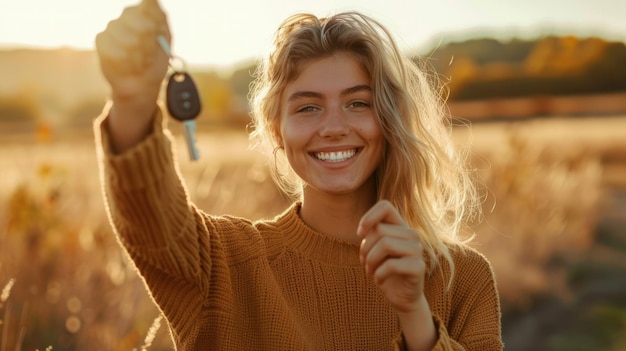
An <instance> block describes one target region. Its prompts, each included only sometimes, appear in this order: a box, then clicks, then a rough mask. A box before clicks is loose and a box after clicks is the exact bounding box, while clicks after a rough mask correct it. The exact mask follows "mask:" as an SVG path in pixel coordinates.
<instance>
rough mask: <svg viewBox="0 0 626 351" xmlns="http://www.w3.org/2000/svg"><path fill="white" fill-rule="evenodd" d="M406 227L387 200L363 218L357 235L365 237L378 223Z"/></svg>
mask: <svg viewBox="0 0 626 351" xmlns="http://www.w3.org/2000/svg"><path fill="white" fill-rule="evenodd" d="M381 222H382V223H389V224H398V225H405V226H406V222H405V221H404V218H402V216H401V215H400V213H399V212H398V211H397V210H396V208H395V207H394V206H393V205H392V204H391V202H389V201H387V200H381V201H379V202H377V203H376V204H375V205H374V206H372V208H370V209H369V210H368V211H367V212H366V213H365V214H364V215H363V217H361V221H360V222H359V226H358V229H357V235H359V236H361V237H364V236H365V235H366V233H367V232H368V231H369V230H371V229H372V228H373V227H374V226H375V225H376V224H378V223H381Z"/></svg>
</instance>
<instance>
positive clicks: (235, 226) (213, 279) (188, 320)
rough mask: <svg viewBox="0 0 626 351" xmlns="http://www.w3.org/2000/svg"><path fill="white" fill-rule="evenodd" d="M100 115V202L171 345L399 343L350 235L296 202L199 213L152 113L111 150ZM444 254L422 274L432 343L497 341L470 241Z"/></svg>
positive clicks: (379, 346)
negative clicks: (325, 227) (134, 140)
mask: <svg viewBox="0 0 626 351" xmlns="http://www.w3.org/2000/svg"><path fill="white" fill-rule="evenodd" d="M106 112H107V111H105V114H103V115H102V116H100V117H99V118H98V119H97V120H96V122H95V132H96V145H97V150H98V158H99V164H100V168H101V178H102V179H101V180H102V183H103V188H104V193H105V202H106V208H107V211H108V214H109V217H110V220H111V223H112V226H113V228H114V230H115V232H116V234H117V235H118V238H119V240H120V242H121V244H122V245H123V246H124V248H125V249H126V251H127V252H128V254H129V255H130V257H131V258H132V260H133V261H134V263H135V265H136V267H137V269H138V270H139V273H140V274H141V276H142V277H143V279H144V281H145V284H146V286H147V288H148V289H149V291H150V293H151V295H152V297H153V298H154V301H155V302H156V303H157V305H158V307H159V308H160V309H161V311H162V312H163V314H164V316H165V317H166V318H167V321H168V322H169V326H170V330H171V333H172V338H173V341H174V344H175V345H176V348H177V350H403V349H404V344H403V338H402V330H401V328H400V325H399V321H398V319H397V317H396V314H395V312H394V311H393V310H392V308H391V307H390V305H389V303H388V302H387V301H386V299H385V298H384V297H383V296H382V294H381V293H380V292H379V290H378V288H377V287H376V285H375V284H374V283H373V281H372V279H371V278H370V276H368V275H367V274H366V273H365V271H364V269H363V267H362V266H361V265H360V264H359V245H358V244H357V243H352V242H344V241H340V240H337V239H334V238H330V237H327V236H325V235H323V234H321V233H318V232H315V231H314V230H312V229H311V228H310V227H308V226H307V225H306V224H305V223H304V222H302V220H301V219H300V217H299V215H298V210H299V203H294V204H293V205H292V206H291V207H290V208H288V209H286V211H285V212H283V213H282V214H280V215H278V216H277V217H276V218H274V219H270V220H261V221H257V222H252V221H249V220H246V219H243V218H236V217H230V216H212V215H208V214H206V213H204V212H202V211H201V210H199V209H198V208H196V207H195V206H194V205H193V204H192V203H191V202H190V201H189V196H188V193H187V191H186V189H185V186H184V184H183V182H182V180H181V179H182V178H181V176H180V173H179V171H178V169H177V167H176V164H175V161H174V160H173V154H172V150H171V149H172V137H171V135H170V133H169V132H168V131H167V130H166V129H164V128H163V127H162V118H161V114H158V116H157V118H155V122H154V131H153V133H152V134H151V135H150V136H149V137H147V138H146V139H145V140H144V141H143V142H142V143H141V144H139V145H138V146H136V147H135V148H133V149H131V150H129V151H127V152H125V153H123V154H121V155H114V154H113V153H112V152H111V150H110V148H109V146H108V141H107V134H106ZM251 196H253V195H252V194H251ZM242 201H245V199H242ZM453 252H454V254H453V257H454V259H455V263H456V273H455V275H454V280H453V281H452V285H451V287H450V289H449V290H446V284H447V282H448V278H449V277H450V270H449V267H448V266H447V264H446V263H445V261H444V262H442V264H441V265H440V268H438V269H437V270H436V271H435V272H434V273H433V274H431V275H429V276H428V277H427V278H426V280H425V294H426V297H427V299H428V302H429V304H430V308H431V310H432V315H433V319H434V321H435V326H436V328H437V332H438V341H437V344H436V346H435V348H434V349H435V350H501V349H502V343H501V337H500V306H499V300H498V295H497V291H496V286H495V281H494V277H493V273H492V270H491V266H490V264H489V263H488V262H487V260H486V259H485V258H484V257H483V256H482V255H480V254H479V253H477V252H476V251H474V250H471V249H468V250H466V253H460V252H458V250H453Z"/></svg>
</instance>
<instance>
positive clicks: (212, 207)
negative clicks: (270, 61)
mask: <svg viewBox="0 0 626 351" xmlns="http://www.w3.org/2000/svg"><path fill="white" fill-rule="evenodd" d="M132 3H133V2H131V1H123V0H115V1H108V2H106V3H105V2H101V3H95V4H94V3H92V2H86V1H83V2H79V1H73V0H59V1H55V2H49V1H42V0H40V1H37V0H24V1H20V2H12V3H9V2H8V1H6V0H1V1H0V9H1V10H0V289H1V290H0V351H5V350H45V349H53V350H171V349H172V345H171V341H170V339H169V334H168V330H167V327H166V326H165V322H164V321H163V320H162V319H161V318H160V316H159V312H158V310H157V309H156V308H155V307H154V305H153V304H152V301H151V300H150V298H149V296H148V294H147V293H146V292H145V289H144V287H143V283H142V281H141V279H140V278H139V277H138V275H137V273H136V272H135V270H134V268H133V266H132V263H130V262H129V260H128V259H127V257H126V255H125V254H124V252H123V251H122V249H120V247H119V245H118V244H117V242H116V239H115V237H114V235H113V234H112V232H111V229H110V227H109V224H108V221H107V218H106V214H105V212H104V208H103V204H102V197H101V193H100V184H99V179H98V170H97V164H96V157H95V150H94V140H93V134H92V132H91V123H92V121H93V119H94V118H95V116H97V115H98V114H99V113H100V111H101V109H102V107H103V105H104V103H105V101H106V98H107V94H108V90H107V86H106V84H105V82H104V80H103V78H102V77H101V75H100V73H99V69H98V61H97V58H96V56H95V53H94V52H93V38H94V37H95V35H96V34H97V33H98V32H99V31H101V30H102V29H104V28H105V27H106V23H107V22H108V21H109V20H111V19H113V18H114V17H116V16H118V15H119V13H120V12H121V10H122V9H123V7H124V6H127V5H130V4H132ZM161 4H162V5H163V7H164V8H165V10H166V11H167V12H168V15H169V20H170V24H171V26H172V31H173V34H174V45H173V47H174V51H175V52H176V53H177V54H178V55H179V56H181V57H183V58H184V59H185V60H186V61H187V62H188V67H189V70H190V72H191V74H192V75H193V77H194V78H195V80H196V83H197V84H198V86H199V89H200V92H201V95H202V99H203V104H204V109H203V113H202V115H201V116H200V117H199V119H198V126H199V133H198V136H197V139H198V147H199V149H200V153H201V160H200V161H199V162H190V161H188V158H187V154H186V149H185V146H184V143H183V140H182V137H181V136H182V132H181V128H180V125H179V124H176V123H175V122H171V123H170V127H171V129H172V130H173V132H174V134H175V135H176V136H177V137H178V144H177V145H178V149H177V155H178V158H179V160H180V167H181V170H182V174H183V176H184V178H185V182H186V184H187V186H188V188H189V191H190V194H191V196H192V198H193V200H194V201H195V202H196V203H197V204H198V205H199V206H200V207H201V208H203V209H204V210H206V211H207V212H211V213H230V214H235V215H241V216H246V217H249V218H253V219H255V218H262V217H268V216H273V215H274V214H276V213H278V212H279V211H281V210H282V209H283V208H285V207H286V206H287V205H288V204H289V202H290V201H289V200H288V199H287V198H285V197H284V196H282V195H281V194H280V193H279V192H278V190H277V189H276V187H275V186H274V185H273V184H272V181H271V177H270V176H269V173H268V165H267V163H266V162H265V161H264V160H263V159H262V158H260V157H259V155H257V154H255V153H254V152H253V151H250V150H249V149H248V144H247V136H246V134H245V126H246V124H247V123H248V122H249V120H248V104H247V94H248V87H249V84H250V82H251V79H252V78H251V75H250V73H251V72H252V71H254V67H255V64H256V61H255V58H256V57H259V55H262V54H263V53H265V52H267V50H268V46H269V43H270V39H271V35H272V33H273V31H274V29H275V28H276V26H277V25H278V24H279V22H280V21H281V20H282V19H283V18H284V17H286V16H287V15H290V14H292V13H295V12H299V11H309V12H313V13H316V14H319V15H326V14H329V13H332V12H336V11H339V10H345V9H357V10H361V11H363V12H365V13H368V14H370V15H372V16H374V17H376V18H378V19H380V20H381V21H382V22H383V23H385V24H388V25H389V27H390V28H391V30H392V32H394V33H395V34H396V35H397V36H398V39H399V41H400V44H401V46H402V48H403V50H405V51H406V52H407V55H410V56H413V57H415V58H416V59H419V60H422V61H425V62H426V63H428V64H429V65H430V66H431V67H432V68H431V69H432V72H433V73H434V74H436V75H437V76H438V77H439V78H440V79H441V80H442V82H443V83H444V87H445V89H444V93H445V96H446V98H447V102H448V107H449V109H450V112H451V116H452V118H451V122H452V125H453V127H452V128H451V132H452V134H453V137H454V138H455V140H456V141H457V143H458V144H459V147H462V148H467V150H468V151H469V156H470V157H469V160H468V162H470V163H471V167H472V168H473V169H475V170H476V181H477V183H478V184H479V187H480V189H481V194H482V196H483V198H484V204H483V207H484V216H483V218H481V219H480V220H479V221H476V223H473V225H472V229H473V230H474V231H475V233H476V238H475V240H474V241H473V243H472V245H474V246H475V247H476V248H477V249H478V250H480V251H481V252H483V253H484V254H485V255H486V256H487V257H488V258H489V259H490V261H491V262H492V264H493V266H494V270H495V272H496V276H497V280H498V286H499V291H500V297H501V302H502V311H503V338H504V341H505V345H506V349H507V350H608V351H618V350H626V45H625V41H626V34H625V33H626V21H624V20H623V18H624V16H625V15H626V2H623V1H611V0H596V1H593V2H591V1H578V0H571V1H566V0H555V1H542V2H540V1H530V0H529V1H525V2H519V1H507V0H503V1H499V2H492V1H487V0H467V1H454V0H448V1H438V2H422V1H414V2H408V1H407V2H402V1H393V0H390V1H385V2H374V1H371V2H368V1H362V0H359V1H351V0H345V1H340V0H337V1H332V0H323V1H318V2H315V4H311V2H301V1H289V2H286V1H282V2H281V1H278V0H273V1H268V2H260V1H244V0H234V1H228V2H219V3H218V2H206V4H198V3H197V2H192V1H187V0H179V1H176V2H175V1H173V0H163V1H161Z"/></svg>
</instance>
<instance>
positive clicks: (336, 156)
mask: <svg viewBox="0 0 626 351" xmlns="http://www.w3.org/2000/svg"><path fill="white" fill-rule="evenodd" d="M355 154H356V149H352V150H346V151H339V152H316V153H315V157H316V158H317V159H318V160H322V161H327V162H341V161H345V160H347V159H349V158H351V157H352V156H354V155H355Z"/></svg>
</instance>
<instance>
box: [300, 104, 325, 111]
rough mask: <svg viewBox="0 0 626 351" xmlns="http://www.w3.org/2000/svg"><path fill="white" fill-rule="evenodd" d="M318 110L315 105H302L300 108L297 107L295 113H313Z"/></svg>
mask: <svg viewBox="0 0 626 351" xmlns="http://www.w3.org/2000/svg"><path fill="white" fill-rule="evenodd" d="M318 110H319V108H318V107H317V106H315V105H310V104H309V105H304V106H301V107H298V109H296V112H297V113H306V112H315V111H318Z"/></svg>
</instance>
